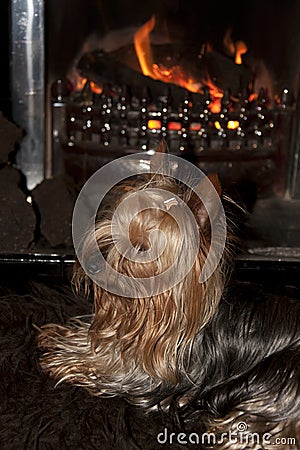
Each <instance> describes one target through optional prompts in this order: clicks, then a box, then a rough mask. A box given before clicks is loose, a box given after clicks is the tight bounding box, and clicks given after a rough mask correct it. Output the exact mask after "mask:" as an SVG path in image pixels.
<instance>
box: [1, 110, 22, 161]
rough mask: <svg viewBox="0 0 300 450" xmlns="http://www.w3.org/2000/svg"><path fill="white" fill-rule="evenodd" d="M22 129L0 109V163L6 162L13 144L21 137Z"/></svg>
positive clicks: (12, 149)
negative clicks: (10, 120)
mask: <svg viewBox="0 0 300 450" xmlns="http://www.w3.org/2000/svg"><path fill="white" fill-rule="evenodd" d="M22 135H23V131H22V129H21V128H18V127H17V126H16V125H15V124H13V123H11V122H9V121H8V120H7V119H6V118H5V117H4V115H3V113H2V112H1V111H0V164H3V163H7V162H8V161H9V158H10V154H11V153H12V152H13V151H14V146H15V144H16V143H17V142H20V140H21V139H22Z"/></svg>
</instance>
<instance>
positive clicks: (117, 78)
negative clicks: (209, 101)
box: [77, 51, 205, 106]
mask: <svg viewBox="0 0 300 450" xmlns="http://www.w3.org/2000/svg"><path fill="white" fill-rule="evenodd" d="M77 69H78V71H79V73H80V75H81V76H82V77H84V78H88V79H89V80H93V81H94V82H95V83H97V84H100V85H101V84H104V83H110V84H112V85H113V86H120V87H122V86H124V85H128V86H130V89H131V92H132V95H133V96H135V97H137V98H143V97H145V95H146V92H147V87H148V88H149V89H150V91H151V94H152V97H153V99H155V100H156V99H160V98H161V97H166V96H167V94H168V90H169V88H171V94H172V98H173V106H178V105H179V104H180V103H182V102H183V100H184V99H186V98H187V96H188V95H190V96H191V97H192V101H193V103H194V104H199V105H202V104H204V100H205V99H204V96H203V95H202V94H196V93H193V94H191V93H187V90H186V89H184V88H181V87H179V86H177V85H175V84H171V83H168V84H167V83H164V82H162V81H159V80H153V79H152V78H150V77H146V76H144V75H143V74H141V73H140V72H137V71H135V70H133V69H132V68H130V67H129V66H127V65H126V64H124V63H122V62H119V61H117V60H116V59H114V58H113V57H112V56H111V55H110V54H108V53H106V52H104V51H94V52H90V53H85V54H84V55H83V57H82V58H81V59H80V61H79V63H78V66H77Z"/></svg>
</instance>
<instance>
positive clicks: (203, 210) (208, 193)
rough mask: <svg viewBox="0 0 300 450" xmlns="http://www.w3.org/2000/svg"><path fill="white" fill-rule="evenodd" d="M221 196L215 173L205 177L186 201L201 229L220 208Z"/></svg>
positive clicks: (219, 184) (220, 188) (218, 181)
mask: <svg viewBox="0 0 300 450" xmlns="http://www.w3.org/2000/svg"><path fill="white" fill-rule="evenodd" d="M221 195H222V187H221V183H220V180H219V177H218V175H217V174H216V173H212V174H209V175H207V177H205V178H204V179H203V180H201V181H200V183H199V184H198V185H197V186H196V187H195V188H194V191H193V192H192V194H191V197H190V199H189V201H188V206H189V207H190V209H191V210H192V212H193V214H194V216H195V218H196V220H197V223H198V225H199V227H200V228H201V229H205V228H206V227H207V225H209V223H210V219H211V220H213V219H214V218H215V217H216V216H217V214H218V212H219V208H220V202H219V201H218V199H219V198H220V197H221Z"/></svg>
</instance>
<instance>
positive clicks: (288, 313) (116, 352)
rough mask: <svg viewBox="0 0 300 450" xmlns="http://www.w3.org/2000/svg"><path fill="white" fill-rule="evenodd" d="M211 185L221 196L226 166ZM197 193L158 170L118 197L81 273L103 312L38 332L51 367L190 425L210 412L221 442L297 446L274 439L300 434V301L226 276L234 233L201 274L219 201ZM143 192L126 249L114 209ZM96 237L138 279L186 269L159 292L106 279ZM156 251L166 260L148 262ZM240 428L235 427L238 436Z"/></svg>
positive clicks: (112, 261) (210, 426) (123, 219)
mask: <svg viewBox="0 0 300 450" xmlns="http://www.w3.org/2000/svg"><path fill="white" fill-rule="evenodd" d="M210 183H211V186H212V189H214V190H215V192H216V193H217V194H218V196H219V197H222V189H221V186H220V183H219V180H218V178H217V177H216V176H215V175H212V176H210ZM197 189H199V190H201V185H200V186H198V187H197ZM197 189H196V190H195V191H197ZM195 191H193V190H191V189H190V188H187V187H186V186H184V185H183V184H182V183H180V182H178V181H177V180H175V179H174V178H172V177H169V176H164V175H160V174H155V173H154V174H153V173H152V174H149V175H143V176H137V177H134V178H131V179H129V180H125V181H123V182H122V183H119V184H118V185H117V186H115V187H114V188H113V189H112V190H111V192H109V193H108V194H107V196H106V198H105V200H104V202H103V205H102V206H101V208H100V210H99V211H98V214H97V220H96V224H95V227H94V228H93V229H91V231H90V232H89V233H88V234H87V235H86V237H85V239H84V241H83V254H84V259H85V270H84V269H83V268H82V266H81V265H80V264H79V263H77V264H76V265H75V270H74V275H73V283H74V285H75V287H76V289H77V290H80V289H82V290H83V291H84V292H85V294H86V295H92V296H93V301H94V312H93V314H92V316H89V317H85V318H75V319H72V320H71V321H70V323H69V324H67V325H66V326H59V325H55V324H47V325H45V326H43V327H42V328H41V329H40V330H39V337H38V345H39V347H40V348H41V349H42V356H41V359H40V363H41V366H42V368H43V370H45V371H46V372H48V373H49V374H50V375H51V376H52V377H54V378H55V379H57V380H58V382H59V383H62V382H69V383H73V384H75V385H78V386H82V387H84V388H86V389H87V390H88V391H89V392H90V393H91V394H92V395H96V396H108V397H109V396H121V397H124V398H125V399H127V400H128V401H129V402H131V403H133V404H134V405H137V406H141V407H142V408H144V409H145V410H146V411H152V410H155V409H156V408H159V409H160V410H163V411H165V413H166V414H168V413H170V411H176V415H178V416H180V417H181V418H182V420H183V421H184V423H186V424H191V423H193V422H191V420H201V421H202V423H203V424H204V429H205V430H206V432H207V433H212V434H213V435H214V436H217V437H218V441H217V442H214V447H213V448H220V449H223V448H224V449H225V448H232V449H235V448H236V449H241V448H252V449H260V448H277V449H278V448H291V449H292V448H297V443H295V442H294V441H291V442H290V443H289V445H290V447H288V445H287V444H286V445H283V446H282V447H280V446H279V444H278V442H277V446H275V444H274V442H275V439H276V437H277V438H278V436H280V439H282V441H281V442H283V438H284V437H285V436H286V439H288V437H289V436H290V437H291V438H292V437H293V439H295V438H294V437H295V436H296V434H297V433H298V431H299V421H297V420H298V419H299V406H300V402H299V399H300V395H299V378H300V377H299V375H300V351H299V349H300V338H299V330H300V314H299V312H300V305H299V302H297V301H296V300H295V299H288V298H284V297H278V296H276V295H275V296H274V295H273V296H272V295H271V294H268V295H266V294H265V293H264V292H262V291H259V290H258V289H257V287H255V288H253V287H251V286H248V285H246V286H243V287H241V286H238V287H233V286H232V283H231V284H230V283H228V282H227V280H228V277H229V272H230V268H231V266H232V251H231V246H232V244H231V242H232V239H231V232H228V236H227V244H226V248H225V251H224V252H223V255H222V258H221V260H220V262H219V264H218V265H217V267H216V269H215V270H214V272H213V274H212V275H211V276H210V277H209V278H208V279H207V280H206V281H204V282H202V283H199V277H200V275H201V271H202V270H203V267H204V264H205V261H206V259H207V257H208V254H209V250H210V248H211V236H212V227H213V223H211V221H213V220H215V219H216V218H217V217H218V214H219V206H218V205H216V207H215V208H214V207H213V206H212V207H211V210H210V211H208V210H207V205H205V206H204V203H203V202H202V201H201V199H200V198H199V197H198V196H197V195H196V193H195ZM135 195H138V196H139V197H138V198H139V199H140V200H141V199H142V200H141V201H142V203H143V205H146V206H145V207H143V208H141V210H140V212H138V213H137V214H135V215H133V217H132V216H131V215H130V214H129V210H130V208H129V209H126V208H123V210H122V209H121V212H122V214H119V215H120V224H119V228H118V230H119V234H121V236H120V235H118V239H119V242H120V245H121V247H122V242H123V244H124V242H125V244H124V245H123V247H122V248H121V249H120V247H118V248H117V246H116V240H115V239H114V237H113V221H114V214H115V212H116V211H117V210H118V207H121V206H122V204H124V203H123V202H124V201H125V204H127V205H130V203H126V201H128V202H130V199H135V197H134V196H135ZM186 206H187V207H188V208H189V210H190V211H191V215H190V216H189V215H187V214H186V210H185V207H186ZM171 213H172V214H171ZM175 217H176V218H177V219H178V218H179V221H180V220H181V222H180V223H181V225H180V226H178V223H177V222H176V220H175ZM193 220H194V221H195V222H196V226H197V232H198V233H199V242H198V247H197V249H196V255H195V258H194V260H193V261H192V263H191V268H190V270H189V271H187V273H185V271H184V270H183V268H184V267H185V265H186V264H187V260H188V254H189V252H190V248H189V245H190V244H189V240H188V239H186V240H185V237H186V236H189V237H190V236H191V235H192V234H193V232H194V231H193V227H192V225H191V223H192V222H193ZM216 220H217V219H216ZM128 222H130V223H128ZM125 229H126V230H127V233H128V236H125V237H126V238H129V240H127V241H126V239H125V237H124V239H123V236H122V230H125ZM157 230H158V231H159V233H157ZM124 233H125V232H124ZM160 233H163V235H164V246H163V251H161V245H162V244H161V235H160ZM182 234H183V238H182ZM94 236H95V238H96V242H97V250H98V249H99V250H100V252H101V254H102V255H103V258H104V260H105V261H106V263H107V264H109V265H110V266H111V267H112V268H113V269H114V270H115V271H116V272H117V273H119V274H122V275H126V276H127V277H128V278H129V279H131V280H135V279H147V278H149V277H150V278H151V277H158V276H159V275H161V274H163V273H165V271H166V270H168V269H169V268H170V267H171V266H172V265H173V264H175V267H176V270H177V271H179V272H180V271H182V270H183V272H184V276H182V277H180V278H181V279H180V280H179V281H178V282H177V283H175V284H174V285H172V286H169V287H167V288H165V289H164V285H163V283H162V286H159V288H157V289H156V291H157V292H156V291H155V289H154V291H153V294H152V295H149V294H147V292H146V293H145V294H143V293H141V292H140V291H138V290H137V292H136V293H135V289H136V286H135V284H134V283H133V284H132V285H130V284H129V285H122V283H121V282H120V281H119V279H118V278H119V277H116V278H113V279H110V280H106V282H108V283H109V284H107V285H106V286H105V284H103V283H105V276H106V272H105V270H103V268H102V267H101V263H99V261H97V258H96V257H95V249H94V247H93V239H92V237H94ZM128 242H129V244H130V245H129V244H128ZM193 242H194V241H193ZM126 245H127V246H130V249H129V250H128V249H127V247H126ZM127 250H128V251H127ZM156 250H157V252H156ZM151 251H152V254H153V252H154V255H156V257H155V258H152V259H151V258H150V259H149V258H148V259H147V255H149V252H151ZM132 255H135V259H134V258H132ZM180 273H181V272H180ZM103 274H104V275H103ZM90 275H93V280H98V281H99V282H95V281H93V280H91V279H90ZM97 277H98V278H97ZM101 277H102V278H101ZM118 283H119V285H118ZM103 286H104V287H103ZM115 286H118V289H117V291H118V292H115V291H116V289H114V287H115ZM111 287H112V288H111ZM128 290H129V291H130V292H128ZM241 423H243V424H244V429H243V430H241V429H240V428H239V427H241V425H240V424H241ZM188 427H189V425H187V428H188ZM246 429H247V430H246ZM230 430H235V431H236V434H235V441H234V442H233V441H232V442H231V443H230V442H229V438H228V436H229V432H230ZM246 431H247V433H248V434H247V433H246ZM252 432H253V434H255V437H256V438H257V439H256V440H255V439H254V438H253V436H252V434H251V433H252ZM249 433H250V434H249ZM256 434H257V436H258V437H257V436H256ZM266 434H267V438H266ZM225 435H226V437H225ZM247 436H248V437H247ZM249 436H251V438H252V440H251V441H250V442H249ZM262 436H264V437H265V442H264V443H262V442H261V441H259V439H260V438H262ZM222 437H224V439H223V440H222V439H221V438H222ZM237 437H239V440H237ZM246 441H247V442H246ZM254 441H255V442H254ZM258 441H259V442H258ZM245 442H246V444H245ZM286 442H287V441H286ZM202 444H203V448H211V446H210V445H211V444H210V443H209V442H206V443H203V442H202ZM205 445H206V446H205Z"/></svg>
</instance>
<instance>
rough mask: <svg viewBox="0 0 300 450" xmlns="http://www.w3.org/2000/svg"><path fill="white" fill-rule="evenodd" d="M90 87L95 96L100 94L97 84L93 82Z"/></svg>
mask: <svg viewBox="0 0 300 450" xmlns="http://www.w3.org/2000/svg"><path fill="white" fill-rule="evenodd" d="M90 86H91V89H92V91H93V92H94V93H95V94H102V91H103V89H102V88H101V87H100V86H97V84H96V83H94V81H91V83H90Z"/></svg>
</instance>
